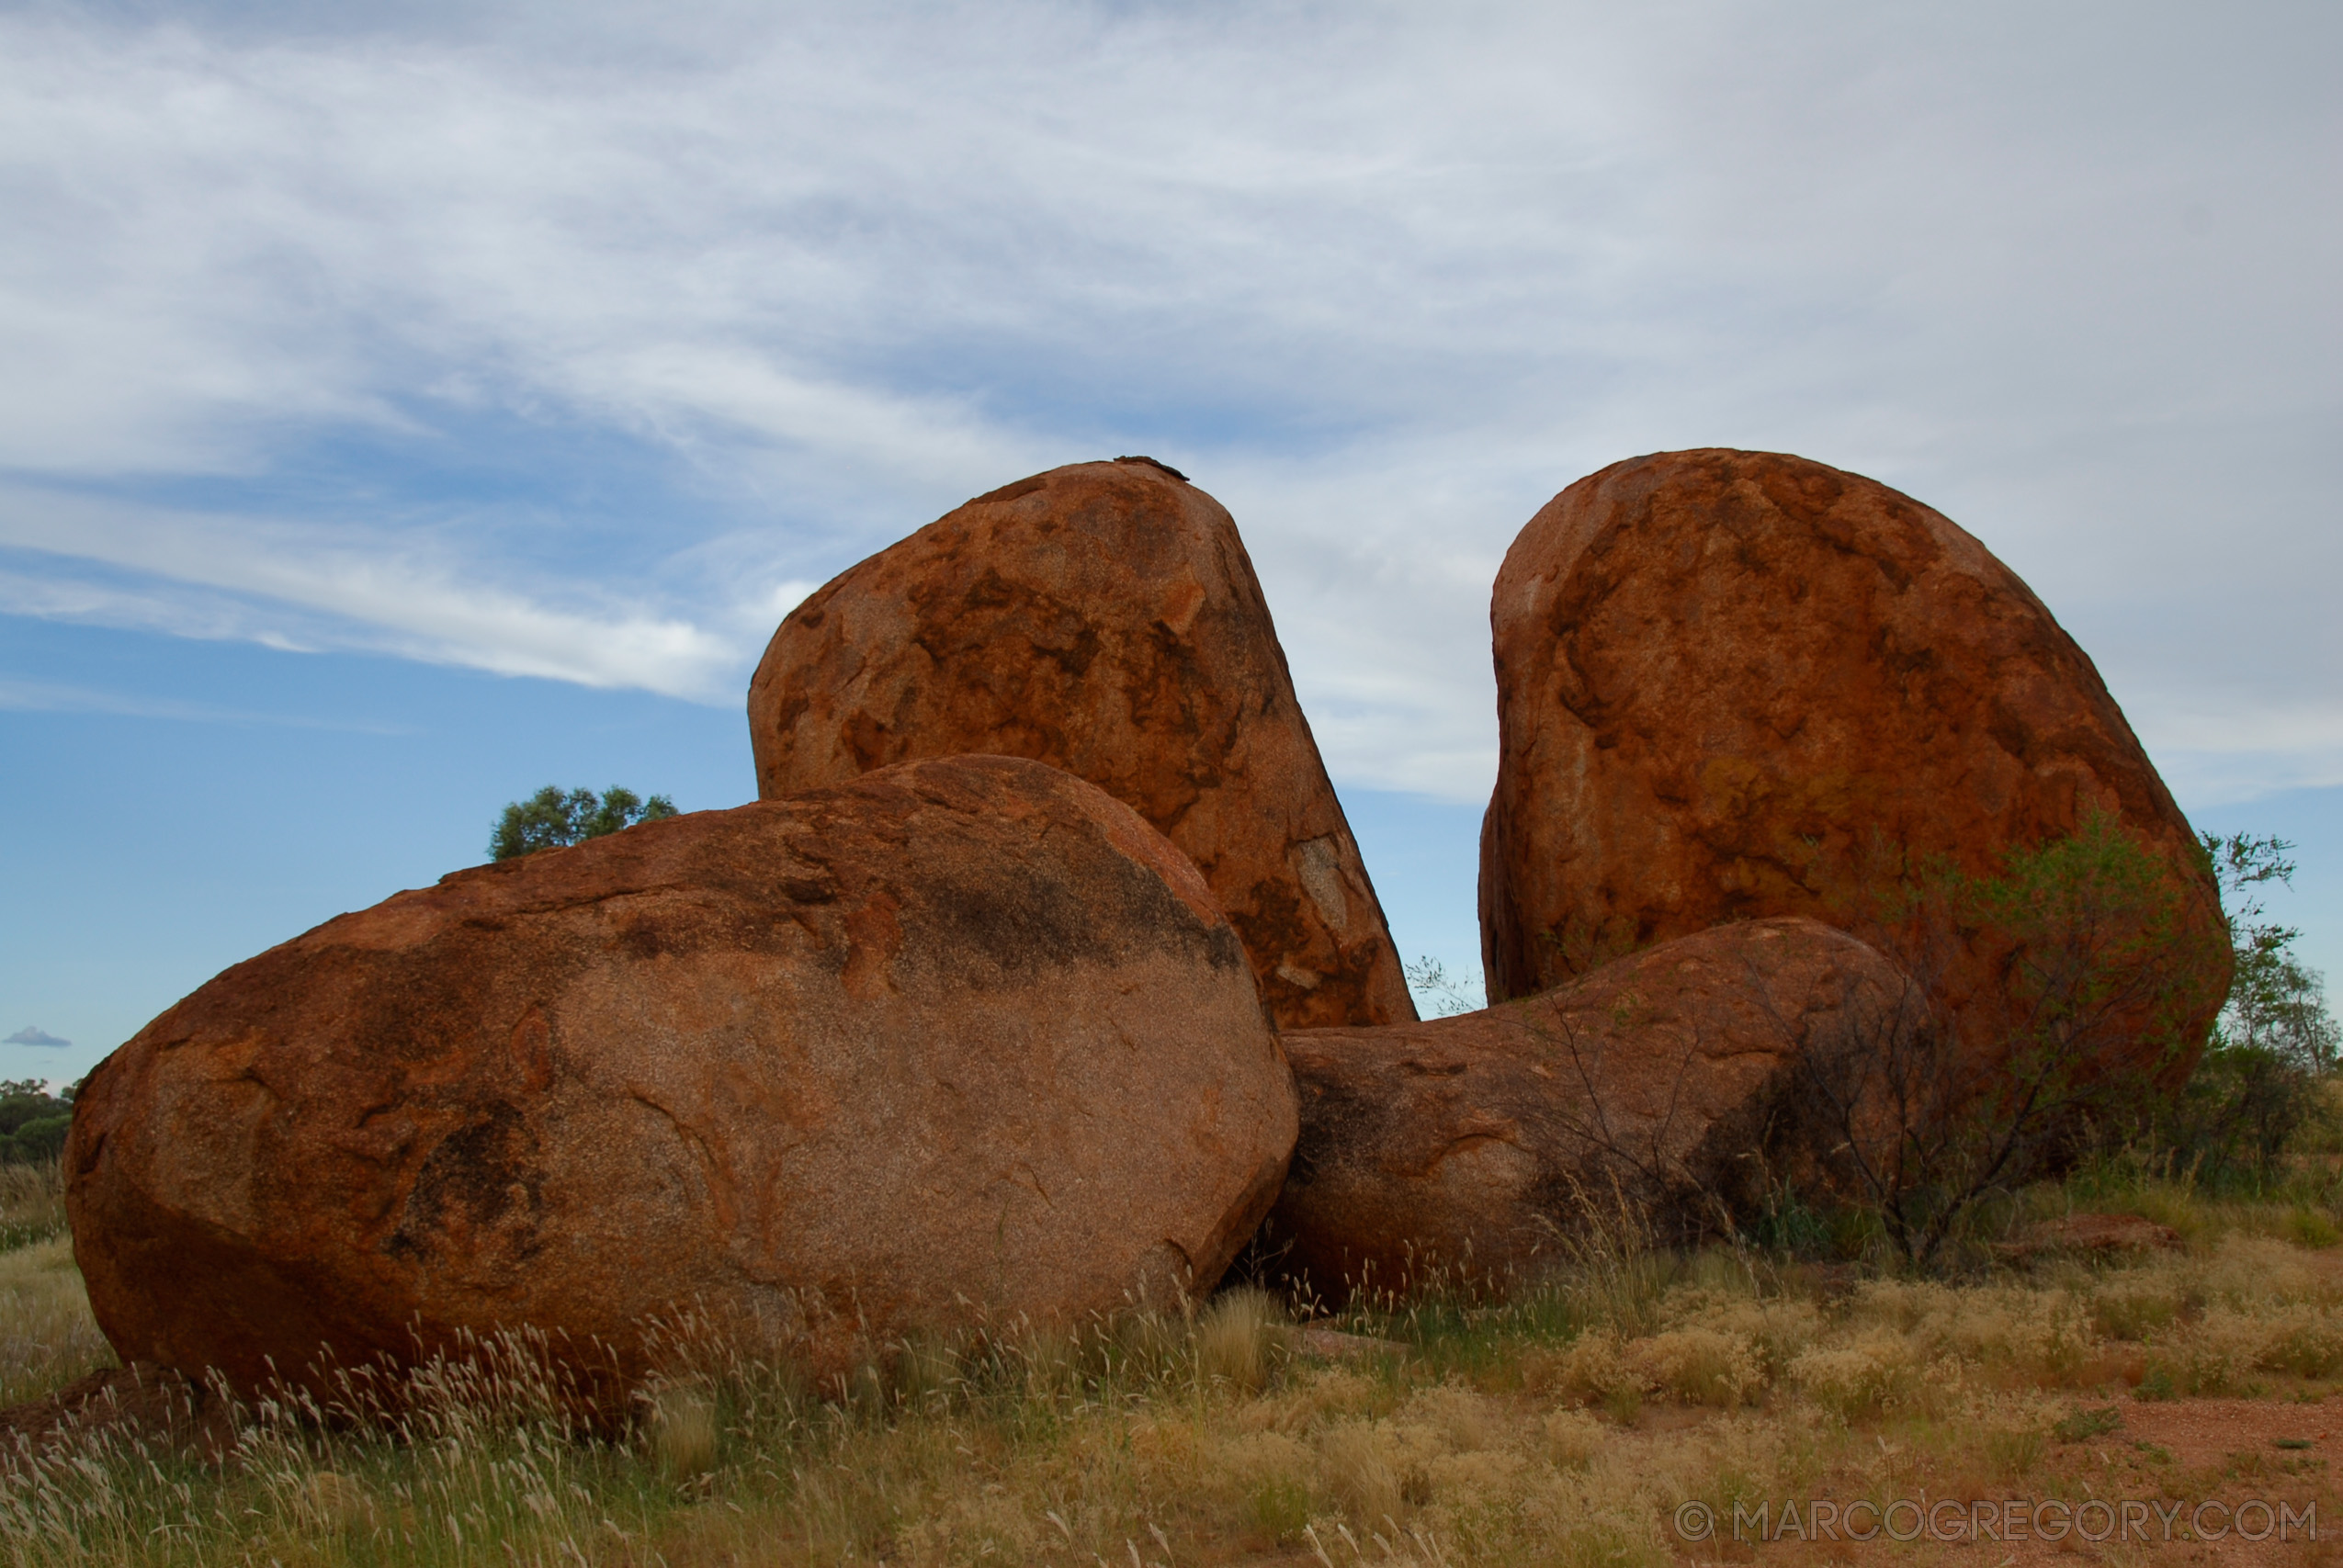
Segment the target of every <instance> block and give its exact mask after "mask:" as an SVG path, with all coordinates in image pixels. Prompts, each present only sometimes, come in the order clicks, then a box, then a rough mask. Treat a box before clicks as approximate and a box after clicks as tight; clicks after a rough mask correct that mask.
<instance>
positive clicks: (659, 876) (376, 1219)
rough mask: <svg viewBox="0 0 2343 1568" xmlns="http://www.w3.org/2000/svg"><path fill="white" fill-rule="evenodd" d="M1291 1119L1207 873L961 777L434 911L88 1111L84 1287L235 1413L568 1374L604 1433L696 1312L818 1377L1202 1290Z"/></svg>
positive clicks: (79, 1123)
mask: <svg viewBox="0 0 2343 1568" xmlns="http://www.w3.org/2000/svg"><path fill="white" fill-rule="evenodd" d="M1294 1135H1295V1106H1294V1091H1293V1087H1292V1080H1291V1077H1290V1075H1289V1074H1288V1072H1287V1070H1286V1067H1285V1062H1284V1059H1283V1057H1282V1055H1281V1054H1280V1052H1279V1048H1278V1045H1277V1042H1276V1039H1275V1036H1274V1034H1273V1032H1272V1031H1271V1029H1270V1026H1269V1023H1268V1021H1267V1020H1266V1018H1265V1017H1264V1016H1263V1014H1262V1009H1261V1004H1260V1000H1259V998H1258V996H1257V994H1256V992H1255V990H1254V987H1253V983H1252V976H1251V973H1250V971H1249V969H1248V967H1247V965H1246V963H1245V960H1244V953H1243V951H1242V949H1241V947H1240V946H1239V943H1238V942H1237V938H1236V934H1235V932H1234V931H1231V930H1230V929H1229V927H1228V921H1227V919H1226V918H1225V917H1224V916H1223V915H1222V914H1221V912H1220V911H1219V909H1218V908H1217V906H1216V905H1215V904H1214V903H1213V901H1212V897H1211V894H1210V891H1209V890H1208V889H1207V888H1206V887H1205V885H1204V882H1203V879H1202V878H1201V877H1200V876H1199V875H1198V874H1196V871H1195V868H1194V866H1193V865H1191V864H1190V863H1188V861H1187V860H1186V859H1185V857H1183V855H1181V854H1180V852H1178V851H1177V850H1175V849H1173V848H1172V847H1171V844H1169V843H1168V842H1166V841H1165V840H1163V838H1162V837H1161V836H1160V834H1158V833H1157V832H1156V831H1155V830H1154V829H1151V828H1149V826H1148V825H1147V824H1146V823H1145V822H1143V821H1141V820H1140V819H1139V818H1138V816H1137V815H1136V814H1135V813H1133V812H1132V811H1131V810H1130V809H1129V808H1128V807H1125V806H1122V805H1121V804H1119V803H1117V802H1116V801H1115V800H1113V799H1111V798H1110V797H1108V796H1107V795H1105V794H1104V793H1103V792H1102V791H1100V790H1098V789H1095V788H1093V787H1092V786H1091V785H1089V784H1083V783H1082V782H1081V781H1080V780H1078V779H1075V778H1073V777H1072V776H1070V775H1069V774H1066V773H1060V772H1058V771H1056V770H1054V769H1051V768H1047V767H1044V766H1042V765H1040V764H1038V763H1035V762H1030V761H1022V760H1016V759H1011V758H1000V757H968V758H960V759H956V760H952V761H935V762H921V763H913V764H910V765H906V766H901V767H895V768H889V769H883V770H880V771H879V772H877V773H872V774H870V775H869V776H867V777H865V778H862V779H859V780H856V781H855V782H854V783H851V784H844V785H841V786H839V787H837V788H833V789H826V790H817V791H812V792H809V793H808V794H806V795H799V796H797V797H794V798H792V799H788V800H783V801H773V802H764V803H759V804H756V805H753V806H745V807H740V808H738V809H735V810H730V811H714V812H701V813H696V814H693V815H690V816H685V817H678V818H670V819H667V820H664V821H659V822H652V823H648V824H645V825H643V826H640V827H637V828H633V829H628V830H627V831H625V832H622V833H618V834H615V835H612V836H610V837H607V838H602V839H596V840H591V841H589V842H587V843H584V844H581V845H579V846H577V847H575V848H571V849H562V850H553V851H547V852H540V853H538V854H533V855H529V856H526V857H525V858H522V859H519V860H515V861H507V862H504V863H498V864H495V865H489V866H482V867H479V868H477V869H475V870H470V871H465V872H459V873H457V874H454V875H451V876H448V877H446V878H444V879H442V881H441V882H440V883H439V884H438V885H437V886H434V887H429V888H424V889H422V890H420V891H416V892H409V893H402V894H399V895H398V896H397V897H392V898H390V899H388V900H386V901H385V902H383V903H381V904H379V905H377V906H376V907H375V908H371V909H368V910H365V911H362V912H360V913H358V914H354V915H345V916H343V917H341V918H340V919H334V920H331V921H329V922H327V923H326V924H324V925H323V926H320V927H318V928H317V929H316V930H314V931H311V932H309V933H308V934H306V935H304V936H301V937H299V938H297V939H295V940H294V941H292V942H287V943H285V944H284V945H283V946H281V947H277V948H274V949H271V950H270V951H269V952H267V953H263V954H261V955H260V956H259V957H257V958H255V959H252V960H251V961H249V962H247V963H244V964H238V965H237V966H236V967H234V968H232V969H231V970H229V971H227V972H226V973H225V974H223V975H221V976H219V977H218V978H217V979H214V980H213V981H211V982H210V983H209V985H207V986H205V987H203V988H202V989H200V990H198V991H197V992H196V993H195V994H194V995H192V996H190V997H188V998H187V999H186V1000H185V1001H183V1002H181V1003H180V1004H179V1005H178V1006H176V1007H175V1008H173V1009H172V1010H170V1011H168V1012H166V1013H164V1015H163V1016H162V1017H161V1018H158V1019H157V1020H155V1021H154V1022H153V1023H152V1024H150V1025H149V1026H148V1027H147V1028H146V1029H145V1030H143V1031H141V1032H140V1034H139V1035H138V1036H137V1037H136V1038H135V1039H133V1040H131V1041H130V1043H128V1044H126V1045H124V1046H123V1047H122V1048H121V1049H120V1050H119V1051H117V1052H116V1053H115V1054H114V1055H112V1056H110V1057H108V1059H107V1061H106V1062H105V1063H104V1064H103V1065H102V1066H100V1067H99V1068H98V1070H97V1072H96V1074H95V1076H94V1077H92V1078H91V1080H90V1082H89V1084H88V1085H87V1087H86V1088H85V1090H84V1092H83V1093H82V1095H81V1096H80V1098H79V1100H78V1101H77V1103H76V1106H75V1111H74V1126H73V1132H72V1136H71V1140H70V1142H69V1144H68V1146H67V1151H66V1161H67V1172H68V1188H67V1202H68V1205H69V1209H70V1212H71V1214H72V1219H73V1227H74V1252H75V1256H76V1258H78V1259H79V1261H80V1264H81V1268H82V1271H83V1274H84V1276H85V1279H86V1280H87V1281H88V1287H89V1296H90V1302H91V1305H92V1306H93V1308H94V1309H95V1310H96V1314H97V1319H98V1322H99V1324H100V1325H101V1326H102V1327H103V1328H104V1329H105V1331H106V1333H107V1336H108V1338H109V1339H111V1341H112V1342H113V1344H114V1346H115V1348H116V1349H117V1350H118V1351H119V1353H120V1354H121V1355H122V1357H123V1358H124V1359H125V1360H130V1359H141V1360H147V1361H153V1362H158V1363H161V1364H162V1365H164V1366H165V1367H169V1368H175V1369H177V1370H179V1371H185V1372H188V1373H191V1374H200V1373H202V1372H203V1371H205V1370H206V1369H210V1368H217V1369H219V1370H221V1371H223V1372H225V1373H226V1374H228V1376H229V1377H230V1378H231V1379H232V1380H233V1381H234V1382H237V1383H238V1384H240V1385H242V1386H244V1387H251V1386H253V1385H255V1384H256V1383H259V1382H263V1381H264V1380H265V1379H266V1377H267V1376H268V1375H270V1371H271V1369H272V1368H273V1369H274V1371H276V1372H278V1373H282V1374H284V1375H286V1376H289V1377H294V1378H302V1377H305V1376H309V1375H311V1374H309V1373H308V1371H307V1369H308V1368H310V1366H311V1363H312V1361H314V1360H315V1359H317V1358H318V1357H319V1355H320V1353H321V1350H322V1348H328V1347H330V1348H331V1352H332V1354H333V1355H334V1357H335V1358H337V1359H340V1360H341V1361H343V1362H344V1363H349V1362H353V1361H363V1360H369V1359H374V1358H376V1357H378V1356H383V1355H388V1356H390V1357H392V1358H395V1359H402V1360H403V1359H409V1358H412V1357H414V1356H417V1355H420V1354H429V1353H432V1352H436V1351H448V1350H455V1349H458V1348H460V1341H461V1337H462V1336H464V1335H465V1334H467V1333H469V1334H471V1335H485V1334H489V1333H492V1332H494V1331H496V1330H499V1329H513V1328H519V1327H524V1326H526V1327H529V1328H534V1329H538V1330H542V1331H546V1332H547V1333H549V1334H550V1335H552V1336H553V1343H554V1345H555V1346H556V1348H557V1350H558V1351H560V1353H561V1354H564V1355H568V1356H572V1357H574V1358H576V1359H578V1360H579V1362H580V1364H581V1366H582V1367H583V1372H584V1373H585V1374H587V1375H589V1376H590V1377H592V1378H596V1379H599V1380H600V1381H599V1382H597V1383H596V1384H595V1386H596V1387H597V1388H598V1389H600V1390H601V1392H602V1393H603V1394H604V1395H606V1396H608V1397H616V1396H617V1394H618V1393H621V1392H623V1390H624V1388H625V1387H626V1385H627V1384H628V1382H629V1380H631V1379H633V1378H635V1377H638V1376H640V1375H641V1373H642V1372H643V1371H645V1370H646V1368H647V1366H648V1365H649V1361H648V1358H649V1357H650V1355H651V1351H650V1349H649V1348H647V1345H646V1340H645V1324H646V1321H647V1320H650V1319H654V1318H659V1317H662V1316H667V1317H672V1316H673V1315H675V1314H678V1313H681V1312H689V1313H691V1314H694V1316H695V1318H696V1321H697V1322H698V1323H699V1324H700V1325H703V1327H704V1328H705V1329H707V1330H709V1331H713V1332H715V1333H719V1334H720V1335H723V1336H726V1337H730V1338H732V1339H733V1340H735V1341H736V1342H738V1343H740V1344H741V1345H743V1346H744V1347H745V1348H747V1349H749V1350H750V1351H751V1352H753V1353H754V1354H758V1355H765V1356H773V1355H779V1354H784V1353H787V1354H790V1355H795V1356H798V1357H800V1358H802V1359H803V1360H804V1362H805V1363H807V1364H808V1365H809V1366H810V1367H811V1368H812V1369H813V1371H816V1372H817V1373H819V1374H821V1375H825V1376H827V1375H832V1374H835V1373H837V1372H839V1371H842V1370H843V1369H844V1368H846V1367H848V1366H849V1365H851V1364H852V1363H853V1362H854V1361H855V1359H856V1358H857V1357H859V1356H863V1355H867V1354H871V1353H872V1352H873V1351H874V1349H876V1350H877V1351H878V1352H879V1353H883V1352H884V1347H885V1346H886V1345H887V1343H888V1342H889V1341H890V1340H892V1339H895V1338H897V1337H900V1336H902V1335H904V1334H906V1333H910V1332H912V1331H916V1330H930V1329H932V1330H936V1331H939V1332H949V1331H954V1330H958V1329H965V1328H981V1327H982V1326H984V1325H995V1326H999V1325H1012V1324H1014V1323H1017V1322H1019V1321H1021V1320H1031V1321H1033V1322H1035V1323H1047V1322H1053V1321H1054V1322H1060V1323H1063V1322H1066V1321H1069V1320H1073V1319H1079V1318H1081V1317H1082V1316H1084V1314H1092V1313H1101V1312H1107V1311H1111V1310H1114V1309H1116V1308H1119V1307H1121V1306H1123V1305H1124V1304H1125V1303H1127V1302H1129V1301H1131V1300H1133V1299H1135V1298H1138V1297H1142V1296H1144V1297H1149V1298H1151V1299H1153V1300H1155V1301H1157V1302H1162V1301H1165V1300H1167V1299H1170V1298H1171V1296H1172V1295H1174V1294H1176V1293H1177V1292H1182V1291H1194V1290H1198V1289H1202V1288H1206V1287H1208V1286H1209V1285H1210V1284H1211V1283H1212V1282H1213V1280H1215V1278H1216V1277H1217V1275H1218V1274H1219V1273H1220V1271H1221V1270H1222V1269H1223V1268H1225V1267H1226V1265H1227V1264H1228V1260H1229V1258H1231V1256H1233V1254H1234V1253H1235V1252H1236V1250H1237V1249H1238V1248H1239V1247H1240V1246H1241V1245H1242V1244H1243V1243H1244V1241H1245V1239H1246V1237H1247V1236H1248V1235H1250V1234H1251V1231H1252V1229H1253V1228H1254V1226H1255V1225H1256V1224H1258V1222H1259V1220H1260V1218H1261V1216H1262V1213H1264V1212H1265V1211H1266V1210H1267V1208H1268V1206H1269V1204H1270V1202H1271V1201H1272V1200H1273V1198H1274V1196H1275V1194H1276V1191H1277V1187H1278V1184H1279V1182H1280V1180H1281V1179H1282V1178H1283V1176H1284V1173H1285V1163H1286V1159H1287V1157H1288V1155H1289V1154H1290V1152H1291V1149H1292V1146H1293V1140H1294Z"/></svg>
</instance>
